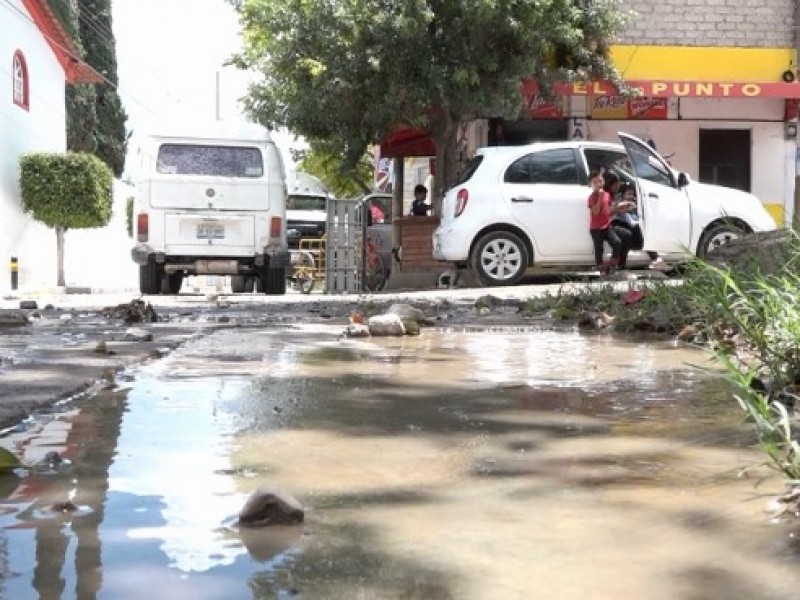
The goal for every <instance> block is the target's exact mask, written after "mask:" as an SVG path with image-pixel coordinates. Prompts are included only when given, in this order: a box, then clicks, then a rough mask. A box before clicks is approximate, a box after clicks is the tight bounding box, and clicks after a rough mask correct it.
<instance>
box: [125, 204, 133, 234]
mask: <svg viewBox="0 0 800 600" xmlns="http://www.w3.org/2000/svg"><path fill="white" fill-rule="evenodd" d="M133 202H134V198H133V196H128V197H127V198H126V199H125V229H126V230H127V232H128V237H131V238H132V237H133Z"/></svg>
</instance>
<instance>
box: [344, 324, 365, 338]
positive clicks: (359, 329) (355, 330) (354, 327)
mask: <svg viewBox="0 0 800 600" xmlns="http://www.w3.org/2000/svg"><path fill="white" fill-rule="evenodd" d="M344 336H345V337H349V338H366V337H369V327H368V326H367V325H364V324H363V323H351V324H350V325H348V326H347V328H346V329H345V330H344Z"/></svg>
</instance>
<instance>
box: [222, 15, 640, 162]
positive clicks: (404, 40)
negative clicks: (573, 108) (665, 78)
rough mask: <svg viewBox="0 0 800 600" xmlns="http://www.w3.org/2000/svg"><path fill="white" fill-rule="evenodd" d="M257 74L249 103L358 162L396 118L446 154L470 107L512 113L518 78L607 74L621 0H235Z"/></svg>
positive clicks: (271, 121)
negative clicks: (424, 133)
mask: <svg viewBox="0 0 800 600" xmlns="http://www.w3.org/2000/svg"><path fill="white" fill-rule="evenodd" d="M229 1H230V2H231V4H233V5H234V6H235V7H236V8H237V10H238V11H239V13H240V16H241V21H242V25H243V37H244V49H243V51H242V52H241V53H240V54H239V55H238V56H236V57H234V59H233V63H234V64H236V65H237V66H239V67H241V68H246V69H252V70H255V71H256V72H258V73H259V74H260V76H261V80H260V81H259V82H258V83H256V84H254V85H252V86H251V88H250V90H249V93H248V96H247V98H246V99H245V106H246V109H247V111H248V112H249V113H250V115H251V116H252V117H254V118H255V120H257V121H258V122H260V123H263V124H266V125H285V126H287V127H288V128H289V129H290V130H291V131H293V132H295V133H297V134H300V135H304V136H306V137H307V138H308V139H310V140H323V141H325V142H326V143H327V144H329V147H332V148H336V149H337V151H338V152H339V153H340V154H341V155H342V158H343V161H344V163H345V164H346V165H348V166H350V167H354V166H355V165H356V164H358V162H359V161H360V160H361V159H362V157H363V156H364V154H365V151H366V149H367V147H368V146H369V145H371V144H373V143H375V142H377V141H379V140H381V139H382V138H384V137H385V136H386V135H387V134H388V133H389V132H391V131H392V130H393V129H395V127H396V126H397V125H398V124H408V125H411V126H414V127H417V128H419V129H422V130H425V131H428V132H429V133H431V135H432V136H433V139H434V142H435V143H436V145H437V152H439V151H440V150H441V148H442V146H443V145H448V147H450V146H453V145H454V144H455V141H456V137H455V133H456V129H457V127H458V124H459V123H461V122H463V121H464V120H465V119H468V118H471V117H474V116H488V115H493V116H501V115H503V116H509V117H516V116H518V115H519V114H520V110H521V108H522V97H521V93H520V82H521V81H522V80H523V79H526V78H530V77H534V78H536V79H537V80H539V81H540V82H542V83H543V84H544V85H545V86H546V85H547V84H548V82H550V81H552V80H554V79H569V78H575V77H582V78H588V77H595V76H597V77H604V78H609V79H612V80H614V81H617V80H618V77H617V75H616V73H615V72H614V70H613V68H612V67H611V66H610V64H609V63H608V61H607V59H606V57H607V51H608V42H609V41H610V40H612V39H613V37H614V33H615V32H616V31H618V30H619V29H621V27H622V25H623V23H624V20H625V18H626V13H625V11H623V10H621V3H620V1H619V0H594V1H583V0H581V1H576V0H536V1H533V0H526V1H522V2H520V1H511V0H501V1H497V0H414V1H411V2H408V1H403V2H400V1H398V0H388V1H387V0H364V1H360V2H343V1H341V0H334V1H331V0H229Z"/></svg>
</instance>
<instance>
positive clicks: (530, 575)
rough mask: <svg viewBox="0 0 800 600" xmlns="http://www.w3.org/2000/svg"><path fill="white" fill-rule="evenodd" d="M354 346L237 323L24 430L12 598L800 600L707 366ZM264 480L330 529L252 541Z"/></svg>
mask: <svg viewBox="0 0 800 600" xmlns="http://www.w3.org/2000/svg"><path fill="white" fill-rule="evenodd" d="M340 331H341V327H326V326H322V325H320V326H310V327H281V326H275V327H274V328H271V329H259V330H248V329H235V328H234V329H228V330H221V331H217V332H215V333H213V334H212V335H209V336H208V337H205V338H201V339H198V340H195V341H193V342H191V343H189V344H187V345H186V346H184V347H183V348H181V349H179V350H177V351H175V352H174V353H172V354H170V355H168V356H167V357H166V358H164V359H162V360H158V361H155V362H152V363H150V364H148V365H145V366H143V367H139V368H137V369H135V370H131V371H129V372H126V373H124V374H123V377H121V378H120V381H119V382H118V386H117V387H116V388H114V389H113V390H108V391H104V392H101V393H99V394H98V395H96V396H93V397H87V398H79V399H77V400H75V401H72V402H67V403H64V404H63V405H61V407H60V409H59V410H58V411H56V412H54V413H52V414H46V415H40V416H38V417H36V418H35V419H32V420H31V421H29V422H26V423H25V424H23V425H22V426H20V427H18V428H16V430H15V431H13V432H10V433H9V434H8V435H7V436H5V438H4V439H3V443H2V445H3V446H5V447H6V448H8V449H11V450H13V451H14V452H15V453H17V454H18V455H20V456H22V457H23V461H24V462H25V463H26V464H27V465H31V468H30V469H26V470H18V471H17V474H16V475H13V476H7V477H5V478H3V479H0V486H2V489H0V498H2V500H1V501H0V527H2V534H0V568H1V571H0V572H2V578H1V579H0V597H1V598H3V599H8V600H22V599H26V598H47V599H51V598H52V599H56V598H77V599H89V598H92V599H93V598H101V599H102V598H107V599H127V598H169V599H170V600H178V599H192V600H204V599H209V600H210V599H225V600H229V599H251V598H252V599H262V598H263V599H268V598H305V599H328V598H330V599H342V600H354V599H373V598H374V599H384V598H387V599H389V598H419V599H431V600H444V599H450V598H452V599H502V600H505V599H516V598H524V599H528V598H542V599H547V600H560V599H572V598H575V599H578V598H580V599H589V598H590V599H593V600H605V599H622V598H641V599H645V598H646V599H648V600H661V599H664V600H667V599H669V600H700V599H705V598H709V599H710V598H714V599H723V598H724V599H726V600H735V599H739V598H741V599H748V600H755V599H775V600H783V599H786V600H789V599H796V598H797V597H798V589H800V569H798V566H799V565H798V560H797V557H796V554H795V551H794V550H793V545H792V543H791V542H792V540H793V539H794V538H793V537H791V535H790V531H789V529H788V528H787V527H786V526H779V525H775V524H770V523H769V517H768V515H766V514H765V512H764V507H765V505H766V503H767V501H768V500H769V499H770V498H771V497H772V496H774V495H777V494H779V493H781V492H782V491H783V487H782V482H781V481H780V479H779V478H778V477H776V476H773V475H771V474H770V473H769V472H768V471H766V470H764V469H762V468H754V469H753V470H752V472H751V473H750V475H749V476H748V477H740V476H739V472H740V470H741V469H742V468H743V467H747V466H754V465H756V463H758V462H759V461H760V460H761V457H760V455H759V454H758V453H757V452H755V451H754V450H752V449H751V448H750V446H751V444H752V442H753V439H752V434H751V433H749V432H748V430H747V428H746V427H745V426H744V425H743V422H742V414H741V412H740V411H739V409H738V407H737V406H736V404H735V402H734V401H733V399H732V398H731V395H730V392H729V390H727V389H725V387H724V386H723V385H722V384H721V383H720V382H719V381H718V380H717V379H715V378H714V377H712V376H711V375H708V374H706V373H705V372H704V371H703V370H702V369H700V368H698V366H699V367H704V368H710V367H711V364H710V363H709V362H707V361H708V358H707V355H706V354H704V353H702V352H700V351H696V350H691V349H687V348H676V347H675V346H674V345H673V344H671V343H668V342H653V341H652V340H650V341H647V342H645V341H641V342H639V341H628V342H626V341H621V340H619V339H614V338H612V337H610V336H602V335H598V336H587V335H584V334H581V333H578V332H553V331H525V330H518V331H511V330H507V331H496V332H478V331H467V330H455V331H444V330H441V331H437V330H430V329H425V330H423V334H422V335H421V336H419V337H403V338H372V339H367V340H340V339H338V337H337V336H338V334H339V332H340ZM49 451H57V452H59V453H61V455H62V456H64V457H65V458H67V459H68V460H69V462H67V463H64V464H56V465H52V464H51V465H47V466H42V465H41V461H42V460H43V458H44V457H45V455H46V454H47V452H49ZM37 463H39V466H38V467H34V466H33V465H35V464H37ZM262 485H275V486H279V487H282V488H284V489H286V490H288V491H289V492H290V493H291V494H293V495H294V496H295V497H297V498H298V499H299V500H300V501H301V502H302V503H303V505H304V506H305V507H306V520H305V523H304V524H303V525H301V526H295V527H280V528H265V529H243V530H241V531H240V530H239V528H238V526H237V524H236V517H237V514H238V512H239V510H240V508H241V507H242V505H243V504H244V502H245V501H246V500H247V498H248V497H249V495H250V493H251V492H252V491H253V490H255V489H256V488H258V487H259V486H262ZM67 501H69V502H71V503H72V504H74V508H75V510H60V507H61V506H62V505H63V503H64V502H67Z"/></svg>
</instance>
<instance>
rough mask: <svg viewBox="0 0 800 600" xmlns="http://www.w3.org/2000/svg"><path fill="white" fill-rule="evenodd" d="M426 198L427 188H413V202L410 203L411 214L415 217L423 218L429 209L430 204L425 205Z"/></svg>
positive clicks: (420, 186)
mask: <svg viewBox="0 0 800 600" xmlns="http://www.w3.org/2000/svg"><path fill="white" fill-rule="evenodd" d="M427 196H428V188H426V187H425V186H424V185H422V184H418V185H417V186H415V187H414V201H413V202H412V203H411V214H412V215H413V216H415V217H424V216H426V215H427V214H428V211H429V210H430V209H431V205H430V204H425V198H426V197H427Z"/></svg>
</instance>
